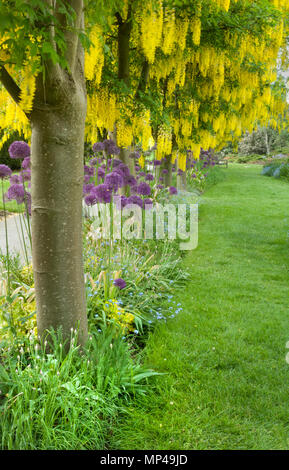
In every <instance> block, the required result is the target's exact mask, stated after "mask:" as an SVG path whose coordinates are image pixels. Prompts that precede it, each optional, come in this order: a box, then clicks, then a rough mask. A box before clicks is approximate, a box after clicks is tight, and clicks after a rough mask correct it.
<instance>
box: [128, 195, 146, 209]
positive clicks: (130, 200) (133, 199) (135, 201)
mask: <svg viewBox="0 0 289 470" xmlns="http://www.w3.org/2000/svg"><path fill="white" fill-rule="evenodd" d="M127 204H136V205H137V206H139V207H141V208H142V206H143V201H142V198H141V197H139V196H137V195H136V194H133V195H132V196H129V197H128V198H127Z"/></svg>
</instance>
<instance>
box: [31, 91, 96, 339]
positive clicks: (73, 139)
mask: <svg viewBox="0 0 289 470" xmlns="http://www.w3.org/2000/svg"><path fill="white" fill-rule="evenodd" d="M66 91H67V90H66ZM48 96H49V95H48ZM85 98H86V97H85V93H84V90H83V88H82V87H81V86H77V85H76V86H75V87H74V90H73V87H71V89H70V90H69V93H67V92H66V93H63V97H62V100H61V92H60V91H59V90H58V97H57V106H52V105H47V106H45V110H41V109H36V110H35V111H34V112H33V115H32V119H31V123H32V141H31V161H32V255H33V269H34V276H35V289H36V302H37V328H38V333H39V335H40V336H43V335H44V333H45V331H46V330H47V329H49V328H54V329H55V330H57V329H58V328H59V327H61V328H62V333H63V337H64V339H69V338H70V335H71V328H73V329H75V328H76V329H77V330H78V341H79V343H80V344H83V343H84V342H85V341H86V339H87V316H86V303H85V286H84V273H83V258H82V256H83V255H82V187H83V151H84V122H85V115H86V99H85ZM52 101H53V100H52ZM48 102H49V99H48Z"/></svg>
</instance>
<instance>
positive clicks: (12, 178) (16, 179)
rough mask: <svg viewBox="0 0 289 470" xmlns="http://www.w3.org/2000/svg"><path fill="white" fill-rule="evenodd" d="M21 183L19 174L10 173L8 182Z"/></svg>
mask: <svg viewBox="0 0 289 470" xmlns="http://www.w3.org/2000/svg"><path fill="white" fill-rule="evenodd" d="M20 183H21V179H20V176H19V175H16V174H14V175H12V176H10V184H11V185H12V184H20Z"/></svg>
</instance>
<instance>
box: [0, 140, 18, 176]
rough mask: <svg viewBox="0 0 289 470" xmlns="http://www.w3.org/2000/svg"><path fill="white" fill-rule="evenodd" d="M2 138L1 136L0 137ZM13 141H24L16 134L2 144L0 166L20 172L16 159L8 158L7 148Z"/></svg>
mask: <svg viewBox="0 0 289 470" xmlns="http://www.w3.org/2000/svg"><path fill="white" fill-rule="evenodd" d="M0 137H2V136H0ZM14 140H24V139H23V136H20V135H19V134H18V133H17V132H16V133H14V134H12V135H11V137H10V138H9V139H8V140H7V141H6V142H5V143H4V144H3V147H1V149H0V164H1V165H8V166H9V168H11V170H13V171H14V170H20V167H21V161H20V160H18V159H14V158H10V156H9V153H8V148H9V146H10V145H11V144H12V142H14Z"/></svg>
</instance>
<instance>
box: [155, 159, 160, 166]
mask: <svg viewBox="0 0 289 470" xmlns="http://www.w3.org/2000/svg"><path fill="white" fill-rule="evenodd" d="M153 163H154V166H160V165H161V164H162V162H161V160H154V162H153Z"/></svg>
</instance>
